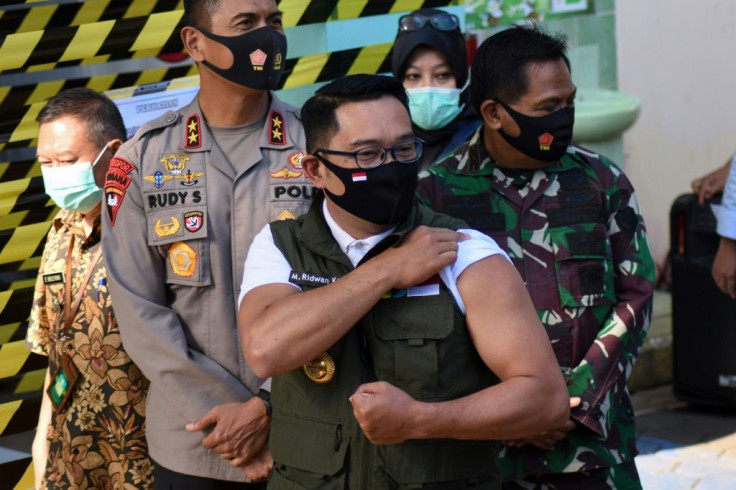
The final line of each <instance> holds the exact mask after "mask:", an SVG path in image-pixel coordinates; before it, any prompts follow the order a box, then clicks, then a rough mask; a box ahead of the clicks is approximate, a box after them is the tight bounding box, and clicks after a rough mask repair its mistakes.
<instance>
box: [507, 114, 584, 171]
mask: <svg viewBox="0 0 736 490" xmlns="http://www.w3.org/2000/svg"><path fill="white" fill-rule="evenodd" d="M498 103H499V104H501V105H502V106H503V108H504V109H506V112H508V113H509V115H510V116H511V118H512V119H513V120H514V121H516V124H517V125H518V126H519V129H520V130H521V133H519V136H517V137H516V138H514V137H512V136H509V135H508V134H506V133H505V132H504V131H503V130H502V129H499V130H498V132H499V134H500V135H501V136H503V139H505V140H506V141H507V142H508V143H509V144H510V145H511V146H513V147H514V148H516V149H517V150H519V151H520V152H522V153H523V154H524V155H526V156H528V157H531V158H534V159H535V160H541V161H543V162H555V161H557V160H559V159H560V158H562V155H564V154H565V151H566V150H567V147H568V146H570V142H571V141H572V127H573V124H574V123H575V109H574V108H572V107H563V108H562V109H560V110H558V111H555V112H553V113H552V114H549V115H547V116H542V117H531V116H527V115H525V114H522V113H520V112H516V111H515V110H513V109H512V108H511V107H509V106H507V105H506V104H504V103H503V102H501V101H498Z"/></svg>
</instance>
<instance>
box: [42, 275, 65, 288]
mask: <svg viewBox="0 0 736 490" xmlns="http://www.w3.org/2000/svg"><path fill="white" fill-rule="evenodd" d="M42 278H43V283H44V284H46V285H47V286H48V285H49V284H60V283H63V282H64V273H63V272H49V273H48V274H44V275H43V276H42Z"/></svg>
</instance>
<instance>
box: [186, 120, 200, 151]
mask: <svg viewBox="0 0 736 490" xmlns="http://www.w3.org/2000/svg"><path fill="white" fill-rule="evenodd" d="M201 146H202V132H201V131H200V123H199V116H198V115H196V114H192V115H191V116H189V117H188V118H187V126H186V143H184V148H187V149H188V150H193V149H195V148H200V147H201Z"/></svg>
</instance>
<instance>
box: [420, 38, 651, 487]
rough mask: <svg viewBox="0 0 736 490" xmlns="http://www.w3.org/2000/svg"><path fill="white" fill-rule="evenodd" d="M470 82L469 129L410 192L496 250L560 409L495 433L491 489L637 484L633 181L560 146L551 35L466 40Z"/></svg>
mask: <svg viewBox="0 0 736 490" xmlns="http://www.w3.org/2000/svg"><path fill="white" fill-rule="evenodd" d="M471 80H472V87H471V98H472V101H473V104H474V105H475V108H476V110H477V111H478V113H479V114H481V115H482V117H483V126H482V127H481V129H480V130H479V131H478V132H477V133H476V134H475V135H474V137H473V138H472V139H471V140H470V141H469V142H468V143H466V144H465V145H463V146H462V147H460V148H459V149H458V150H457V151H456V152H455V154H454V155H453V156H451V157H450V158H448V159H447V160H445V161H443V162H441V163H440V164H438V165H437V166H434V167H430V168H429V170H428V172H425V174H424V178H423V179H422V180H421V181H420V184H419V190H418V193H419V195H420V199H421V200H423V201H424V202H425V203H426V204H429V205H430V206H432V207H433V208H434V209H435V210H437V211H441V212H445V213H448V214H450V215H453V216H455V217H459V218H462V219H464V220H466V221H467V222H468V223H469V224H470V225H471V227H472V228H475V229H478V230H481V231H483V232H485V233H486V234H488V235H490V236H491V237H492V238H493V239H494V240H496V242H498V243H499V245H501V247H502V248H503V249H504V250H505V251H506V252H507V253H508V254H509V256H510V257H511V259H512V260H513V263H514V265H515V266H516V268H517V270H518V271H519V273H520V274H521V276H522V278H523V279H524V281H525V283H526V286H527V288H528V290H529V293H530V295H531V297H532V300H533V302H534V305H535V307H536V309H537V313H538V316H539V319H540V320H541V321H542V324H543V325H544V327H545V329H546V330H547V333H548V335H549V338H550V341H551V342H552V346H553V348H554V351H555V354H556V356H557V360H558V361H559V363H560V366H561V368H562V371H563V374H564V376H565V378H566V380H567V384H568V389H569V393H570V397H571V405H573V409H572V410H571V419H570V420H569V421H568V422H567V423H566V424H565V425H564V426H561V427H559V428H558V429H557V430H553V431H550V432H548V433H545V434H542V435H540V436H539V437H538V438H535V439H526V440H517V441H507V444H506V447H505V448H504V451H503V456H504V457H503V459H502V463H501V464H502V467H501V471H502V473H503V474H504V476H505V478H506V483H505V484H504V488H533V489H581V488H584V489H598V488H601V489H608V488H616V489H624V488H627V489H628V488H641V483H640V482H639V477H638V473H637V470H636V465H635V464H634V456H636V454H637V449H636V433H635V426H634V413H633V409H632V406H631V400H630V397H629V393H628V391H627V388H626V380H627V378H628V376H629V374H630V373H631V369H632V367H633V365H634V361H635V359H636V356H637V353H638V351H639V348H640V347H641V345H642V343H643V341H644V337H645V336H646V331H647V328H648V326H649V323H650V317H651V310H652V291H653V279H654V270H653V269H654V267H653V260H652V257H651V252H650V249H649V245H648V242H647V237H646V231H645V227H644V222H643V220H642V217H641V214H640V212H639V205H638V202H637V199H636V196H635V194H634V189H633V188H632V186H631V183H630V182H629V180H628V179H627V178H626V176H625V175H624V174H623V172H622V171H621V169H619V168H618V167H617V166H616V165H615V164H614V163H612V162H611V161H610V160H608V159H607V158H605V157H603V156H601V155H598V154H596V153H593V152H590V151H587V150H584V149H581V148H577V147H575V146H569V144H570V141H571V138H572V124H573V121H574V106H573V101H574V97H575V86H574V85H573V84H572V81H571V79H570V72H569V62H568V59H567V57H566V56H565V43H564V39H563V38H560V37H552V36H549V35H547V34H544V33H542V32H540V31H538V30H537V29H536V28H528V27H514V28H512V29H509V30H506V31H502V32H501V33H498V34H496V35H495V36H493V37H491V38H489V39H488V40H486V42H484V43H483V44H482V45H481V46H480V47H479V49H478V52H477V54H476V56H475V60H474V62H473V73H472V77H471ZM512 106H513V108H512Z"/></svg>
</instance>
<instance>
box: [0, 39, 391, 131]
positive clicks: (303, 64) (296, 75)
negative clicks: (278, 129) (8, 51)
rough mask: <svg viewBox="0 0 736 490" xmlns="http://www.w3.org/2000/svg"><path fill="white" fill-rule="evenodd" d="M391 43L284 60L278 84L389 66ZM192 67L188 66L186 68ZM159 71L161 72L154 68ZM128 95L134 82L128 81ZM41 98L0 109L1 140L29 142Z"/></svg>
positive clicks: (306, 82) (35, 128)
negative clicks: (282, 71)
mask: <svg viewBox="0 0 736 490" xmlns="http://www.w3.org/2000/svg"><path fill="white" fill-rule="evenodd" d="M391 47H392V44H391V43H385V44H378V45H375V46H368V47H365V48H358V49H349V50H344V51H335V52H332V53H325V54H317V55H310V56H303V57H301V58H299V59H296V60H287V62H286V68H287V74H286V75H285V76H284V77H283V78H282V80H281V82H280V86H279V88H285V89H286V88H293V87H299V86H301V85H309V84H313V83H317V82H322V81H328V80H332V79H334V78H337V77H340V76H343V75H348V74H353V73H379V72H382V71H388V70H390V60H389V54H390V52H391ZM187 69H188V70H190V71H191V69H190V68H187ZM157 73H159V74H160V72H157ZM155 74H156V73H154V74H151V75H152V76H149V80H151V81H150V82H148V83H155V82H154V80H155V76H153V75H155ZM131 85H132V87H131V95H132V92H133V89H134V86H135V84H131ZM44 103H45V99H44V100H43V101H36V102H33V103H32V104H31V105H29V106H22V107H17V108H14V109H11V110H8V111H1V112H0V114H2V115H3V117H2V118H0V142H11V143H20V142H28V141H30V140H31V139H32V138H35V136H36V135H37V133H38V124H37V123H36V117H37V116H38V113H39V112H40V111H41V109H42V108H43V105H44Z"/></svg>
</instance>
